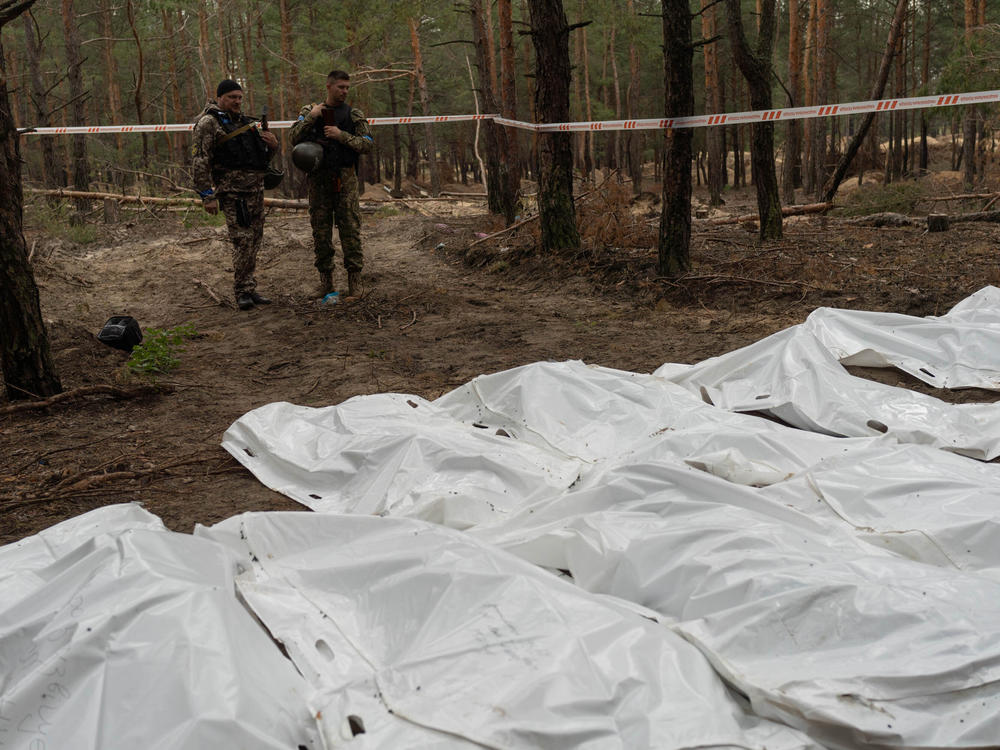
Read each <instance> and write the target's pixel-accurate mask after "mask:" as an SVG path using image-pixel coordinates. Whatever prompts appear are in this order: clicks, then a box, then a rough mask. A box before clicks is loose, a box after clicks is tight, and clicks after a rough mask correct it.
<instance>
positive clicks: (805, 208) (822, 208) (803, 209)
mask: <svg viewBox="0 0 1000 750" xmlns="http://www.w3.org/2000/svg"><path fill="white" fill-rule="evenodd" d="M831 208H833V202H832V201H831V202H829V203H807V204H805V205H802V206H784V207H782V209H781V215H782V216H802V215H804V214H822V213H826V212H827V211H829V210H830V209H831ZM748 221H760V215H758V214H748V215H746V216H730V217H729V218H728V219H712V220H711V221H706V222H705V223H706V224H709V225H711V226H718V225H720V224H743V223H745V222H748Z"/></svg>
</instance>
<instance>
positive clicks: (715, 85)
mask: <svg viewBox="0 0 1000 750" xmlns="http://www.w3.org/2000/svg"><path fill="white" fill-rule="evenodd" d="M701 34H702V37H703V38H704V39H712V38H714V37H715V36H716V34H718V17H717V14H716V6H715V3H714V2H712V0H701ZM704 55H705V107H706V109H707V110H708V112H709V113H710V114H718V113H720V112H722V111H723V109H722V96H721V93H722V91H721V87H720V82H719V43H718V42H710V43H709V44H706V45H705V46H704ZM724 132H725V131H724V130H723V129H722V128H721V127H715V128H708V130H707V131H706V133H705V139H706V145H707V147H708V174H707V182H708V200H709V204H710V205H713V206H721V205H722V204H723V203H725V201H723V200H722V191H723V189H724V188H725V185H726V173H725V163H726V151H725V142H724V139H723V133H724Z"/></svg>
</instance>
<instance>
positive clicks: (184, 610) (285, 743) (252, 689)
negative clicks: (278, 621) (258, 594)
mask: <svg viewBox="0 0 1000 750" xmlns="http://www.w3.org/2000/svg"><path fill="white" fill-rule="evenodd" d="M234 574H235V559H234V558H233V556H232V555H231V554H230V553H228V552H227V551H226V549H225V548H224V547H222V546H220V545H217V544H215V543H212V542H209V541H206V540H203V539H196V538H194V537H192V536H190V535H187V534H174V533H172V532H169V531H167V530H166V529H165V528H164V527H163V525H162V524H161V523H160V521H159V519H157V518H156V517H155V516H151V515H150V514H148V513H146V512H144V511H142V510H141V509H139V508H137V507H136V506H109V507H107V508H102V509H100V510H98V511H94V512H92V513H89V514H85V515H83V516H80V517H78V518H75V519H71V520H70V521H67V522H65V523H62V524H59V525H57V526H55V527H53V528H51V529H48V530H46V531H43V532H42V533H41V534H38V535H36V536H33V537H29V538H27V539H25V540H22V541H20V542H15V543H14V544H11V545H7V546H4V547H0V747H2V748H3V749H4V750H57V749H61V748H74V750H116V749H120V750H135V748H156V749H157V750H168V749H174V748H176V750H216V749H217V748H223V747H239V748H244V749H246V750H290V749H291V750H294V749H295V748H302V747H305V748H314V747H315V748H318V747H319V745H318V744H316V736H317V732H316V727H315V722H314V720H313V719H312V717H311V716H310V715H309V713H308V711H307V709H306V693H307V692H308V686H307V684H306V683H305V682H304V681H303V680H302V678H301V677H300V676H299V675H298V673H297V672H296V671H295V670H294V668H293V667H292V665H291V664H290V663H289V661H288V660H287V659H285V658H284V657H283V656H281V654H280V652H279V651H278V650H277V648H276V647H275V646H274V644H273V643H272V642H271V640H270V639H269V638H268V636H267V634H266V632H265V631H264V630H263V629H262V628H261V627H260V626H259V625H258V624H257V623H256V622H255V621H254V619H253V617H252V616H251V615H250V613H249V612H247V610H246V609H245V608H244V607H243V605H242V604H241V603H240V602H239V601H237V598H236V592H235V584H234V581H233V576H234Z"/></svg>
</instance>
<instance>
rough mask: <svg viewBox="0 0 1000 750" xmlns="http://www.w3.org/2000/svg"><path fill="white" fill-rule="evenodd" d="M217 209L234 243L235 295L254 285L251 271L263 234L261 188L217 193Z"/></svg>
mask: <svg viewBox="0 0 1000 750" xmlns="http://www.w3.org/2000/svg"><path fill="white" fill-rule="evenodd" d="M219 208H220V209H221V211H222V213H223V215H225V217H226V228H227V229H228V230H229V240H230V241H231V242H232V243H233V291H234V292H235V293H236V296H237V297H238V296H239V295H241V294H243V293H245V292H252V291H254V290H255V289H256V288H257V279H256V278H254V271H255V270H256V269H257V253H258V252H260V245H261V239H263V237H264V191H263V190H256V191H254V192H252V193H219Z"/></svg>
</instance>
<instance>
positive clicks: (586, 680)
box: [198, 513, 818, 750]
mask: <svg viewBox="0 0 1000 750" xmlns="http://www.w3.org/2000/svg"><path fill="white" fill-rule="evenodd" d="M198 533H199V534H201V535H206V536H208V537H210V538H214V539H217V540H219V541H221V542H224V543H231V544H233V545H234V546H235V547H236V548H242V550H243V553H244V555H245V556H246V558H247V565H250V566H252V571H248V572H247V573H245V574H244V575H243V576H241V577H240V578H239V579H238V583H239V585H240V589H241V591H242V593H243V595H244V597H245V598H246V600H247V602H248V603H249V605H250V606H251V607H252V608H253V609H254V611H255V612H256V613H257V615H258V616H260V618H261V619H262V620H263V621H264V623H265V624H267V626H268V627H269V628H270V629H271V631H272V633H273V634H274V636H275V637H276V638H277V639H278V640H280V641H281V642H282V643H284V644H285V646H286V648H287V649H288V652H289V654H290V655H291V658H292V659H293V660H294V661H295V663H296V664H297V665H298V666H299V669H300V671H301V672H302V673H303V674H304V675H306V677H307V678H308V679H310V680H312V681H313V683H314V686H315V687H316V689H317V692H316V694H315V695H314V698H313V700H314V703H313V705H312V709H313V712H314V713H315V714H316V715H317V716H319V717H322V718H321V719H320V722H321V726H322V728H323V731H324V738H325V740H326V741H327V743H328V746H334V745H335V744H336V743H337V742H339V741H343V740H344V739H345V738H347V737H350V736H351V734H350V731H349V730H350V727H351V726H352V725H353V726H363V727H364V729H365V734H364V735H363V739H364V744H359V745H358V747H379V748H397V747H400V748H401V747H421V748H424V747H434V748H438V747H440V748H445V747H448V748H452V747H455V748H458V747H473V746H475V747H489V748H524V750H533V749H535V748H559V749H560V750H561V749H562V748H595V749H596V748H601V749H602V750H605V749H608V750H610V749H611V748H622V749H623V750H624V749H628V750H636V749H637V748H650V749H653V748H655V749H656V750H675V749H676V750H680V749H681V748H688V749H691V750H693V749H694V748H758V749H759V750H765V748H766V749H767V750H780V749H781V748H806V747H818V746H816V745H815V744H814V743H813V742H811V741H809V740H808V739H806V738H805V737H804V736H803V735H801V734H799V733H798V732H796V731H794V730H791V729H788V728H787V727H783V726H781V725H780V724H775V723H772V722H770V721H766V720H760V719H757V718H755V717H752V716H749V715H747V713H746V712H745V711H744V710H743V709H742V708H741V707H740V706H739V704H738V703H737V701H736V700H734V698H733V697H732V696H730V695H729V694H728V693H727V691H726V689H725V688H724V687H723V685H722V683H721V682H720V681H719V680H718V677H717V675H716V674H715V673H714V671H713V670H712V668H711V667H710V666H709V664H708V662H707V661H706V660H705V659H704V657H703V656H702V655H701V654H700V653H699V652H698V650H697V649H695V648H694V647H692V646H691V645H690V644H688V643H687V642H685V641H684V640H683V639H681V638H679V637H677V636H676V635H675V634H674V633H672V632H671V631H670V630H669V629H667V628H666V627H664V626H663V625H661V624H658V623H656V622H654V621H653V619H651V618H649V617H647V616H642V615H640V614H637V613H636V612H634V611H633V610H632V609H630V608H625V607H623V606H621V605H618V604H616V603H615V602H614V601H613V600H605V599H602V598H599V597H595V596H593V595H590V594H587V593H586V592H583V591H581V590H580V589H579V588H577V587H575V586H573V585H572V584H570V583H567V582H566V581H564V580H562V579H560V578H558V577H556V576H554V575H551V574H549V573H546V572H543V571H542V570H540V569H538V568H537V567H534V566H532V565H529V564H527V563H525V562H523V561H521V560H519V559H517V558H516V557H513V556H511V555H508V554H506V553H503V552H501V551H499V550H496V549H494V548H492V547H490V546H488V545H484V544H482V543H480V542H477V541H475V540H473V539H471V538H469V537H467V536H464V535H462V534H460V533H459V532H455V531H451V530H449V529H445V528H442V527H440V526H433V525H429V524H426V523H424V522H421V521H414V520H409V519H385V518H370V517H364V516H339V515H331V514H324V515H318V516H317V515H311V514H310V515H306V514H302V513H270V514H245V515H243V516H238V517H236V518H232V519H229V520H228V521H225V522H223V523H222V524H219V525H218V526H216V527H214V528H211V529H199V532H198ZM251 561H252V562H251ZM648 614H652V613H648ZM361 739H362V735H358V736H357V737H356V740H357V741H359V742H360V741H361Z"/></svg>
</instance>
